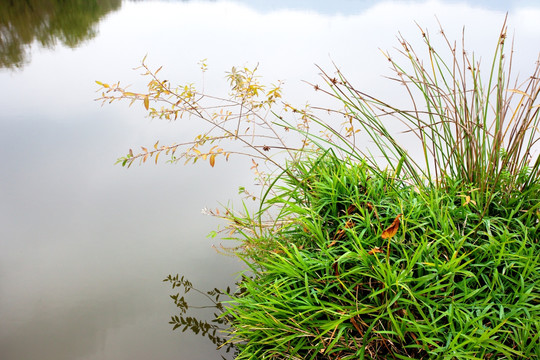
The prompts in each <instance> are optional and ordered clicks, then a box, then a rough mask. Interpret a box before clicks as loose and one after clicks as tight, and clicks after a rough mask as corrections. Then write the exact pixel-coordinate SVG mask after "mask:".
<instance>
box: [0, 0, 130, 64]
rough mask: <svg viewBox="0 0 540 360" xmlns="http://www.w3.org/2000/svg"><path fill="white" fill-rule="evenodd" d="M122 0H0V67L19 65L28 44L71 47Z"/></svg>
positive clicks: (86, 37) (89, 35)
mask: <svg viewBox="0 0 540 360" xmlns="http://www.w3.org/2000/svg"><path fill="white" fill-rule="evenodd" d="M121 4H122V0H0V67H4V68H21V67H23V66H24V65H25V64H26V63H27V62H28V61H29V59H28V58H29V55H28V52H27V48H29V47H30V46H31V45H32V44H34V43H38V44H39V45H41V46H43V47H47V48H52V47H54V46H55V45H56V44H57V43H58V42H60V43H62V44H64V45H66V46H68V47H71V48H74V47H76V46H78V45H80V44H81V43H82V42H84V41H86V40H89V39H92V38H93V37H94V36H95V35H96V33H97V31H96V25H97V22H98V21H99V20H100V19H101V18H102V17H104V16H105V15H106V14H107V13H109V12H111V11H113V10H118V9H119V8H120V6H121Z"/></svg>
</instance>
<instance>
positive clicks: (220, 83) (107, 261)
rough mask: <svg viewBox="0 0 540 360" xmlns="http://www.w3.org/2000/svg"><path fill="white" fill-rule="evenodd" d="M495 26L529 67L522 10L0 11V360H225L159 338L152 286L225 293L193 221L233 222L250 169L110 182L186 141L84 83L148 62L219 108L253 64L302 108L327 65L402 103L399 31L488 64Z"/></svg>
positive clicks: (370, 6)
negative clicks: (217, 99) (136, 155)
mask: <svg viewBox="0 0 540 360" xmlns="http://www.w3.org/2000/svg"><path fill="white" fill-rule="evenodd" d="M507 12H508V25H509V29H510V31H509V34H515V44H514V48H515V58H514V66H513V67H514V73H518V72H519V73H521V74H524V75H525V74H528V73H530V70H531V69H532V68H533V66H534V63H535V61H537V59H538V55H539V50H540V48H539V46H538V44H540V24H539V23H538V19H539V18H540V5H538V3H537V2H535V1H515V2H512V3H511V4H509V2H506V1H487V0H486V1H480V2H476V1H475V2H473V1H469V2H462V1H459V2H458V1H455V2H454V1H449V2H441V1H422V2H420V1H412V2H385V1H381V2H371V1H363V0H362V1H352V0H339V1H332V2H328V1H295V2H290V1H287V2H286V1H273V2H266V1H262V0H261V1H247V0H245V1H120V0H93V1H86V2H85V1H75V0H73V1H56V0H29V1H26V2H15V1H6V0H2V1H1V5H0V20H1V22H0V66H1V68H0V84H1V85H0V109H1V112H0V151H1V154H2V155H3V156H2V168H1V172H0V215H1V216H0V323H1V324H2V325H1V326H0V358H1V359H3V360H20V359H54V360H62V359H69V360H76V359H87V360H91V359H115V360H122V359H130V360H137V359H141V360H142V359H150V358H151V359H164V360H167V359H177V358H182V359H189V360H199V359H201V360H202V359H205V360H206V359H219V358H221V354H220V353H218V352H216V350H215V346H214V345H213V344H212V343H211V342H210V341H208V340H207V339H205V338H203V337H201V336H200V335H195V334H192V333H189V332H185V333H180V330H176V331H174V332H173V331H171V329H172V326H171V325H170V324H168V321H169V319H170V316H171V315H174V314H176V313H177V309H176V307H175V306H174V304H173V302H172V301H171V299H170V298H169V294H171V291H170V289H169V287H168V286H167V285H166V284H165V283H163V282H162V281H161V280H163V279H164V278H165V277H166V276H167V275H168V274H176V273H179V274H181V275H185V276H186V277H187V278H188V279H189V280H190V281H191V282H192V283H193V284H194V285H195V286H196V287H198V288H201V289H212V288H214V287H219V288H225V287H227V286H228V285H233V284H234V279H235V273H236V272H237V271H239V270H240V269H241V264H240V263H239V262H238V261H237V260H235V259H234V258H232V257H227V256H223V255H221V254H219V253H218V252H216V251H215V250H214V249H213V248H212V245H216V246H219V245H220V243H221V242H222V241H221V240H220V239H219V238H217V239H209V238H207V235H208V234H209V233H210V232H211V231H212V230H214V229H216V228H217V227H218V226H219V221H217V220H216V219H214V218H211V217H208V216H205V215H203V214H201V209H202V208H205V207H216V206H219V204H227V203H232V204H238V205H239V204H240V201H241V199H242V198H241V196H240V195H239V194H238V187H239V186H251V185H252V183H253V174H252V173H251V171H250V160H249V159H247V158H246V159H243V158H240V157H238V158H232V159H231V161H230V162H228V163H218V164H216V166H215V167H214V168H212V167H210V166H209V165H208V164H207V163H201V164H199V163H198V164H196V165H195V166H192V165H188V166H182V165H181V164H178V165H167V164H159V165H157V166H156V165H153V164H145V165H143V166H132V167H131V168H130V169H129V170H126V169H124V168H122V167H120V166H118V165H116V166H115V165H114V163H115V161H116V159H117V158H118V157H120V156H123V155H125V154H126V152H127V151H128V149H130V148H136V147H137V148H138V147H139V146H152V145H153V144H154V143H155V142H156V140H160V141H161V143H172V142H179V141H186V140H189V139H191V138H192V135H193V134H194V133H195V132H196V130H197V128H196V126H195V125H193V124H192V123H190V122H188V121H187V120H182V121H180V120H178V121H176V122H167V121H159V120H151V119H149V118H147V117H145V111H144V108H143V107H142V106H140V105H138V106H137V105H134V106H132V107H129V106H128V104H127V103H124V104H122V103H114V104H111V105H108V104H107V105H104V106H101V103H100V102H98V101H95V99H96V98H98V97H99V96H100V94H99V93H98V92H96V90H97V89H98V86H97V85H96V83H95V81H96V80H99V81H103V82H112V83H113V82H116V81H121V82H122V83H124V84H132V87H133V88H137V87H138V88H142V87H144V85H145V82H146V80H145V79H144V78H142V77H141V76H139V74H140V70H135V71H134V70H133V68H135V67H137V66H139V65H140V62H141V60H142V59H143V58H144V57H145V56H147V63H148V64H149V65H150V66H151V67H154V68H157V67H159V66H163V70H162V73H161V74H162V76H163V77H164V78H166V79H169V80H170V81H171V82H172V83H178V84H180V83H182V84H183V83H188V82H197V83H201V82H202V81H203V75H202V74H201V71H200V69H199V65H198V63H199V62H200V61H201V60H203V59H206V62H207V64H208V66H209V70H208V71H207V72H206V73H205V74H204V84H205V87H206V89H207V91H209V92H212V93H214V94H220V95H226V94H227V85H226V82H225V80H224V76H225V72H226V71H229V70H230V69H231V67H232V66H244V65H246V66H251V67H253V66H256V65H257V64H258V66H259V73H260V74H261V75H262V76H264V81H265V82H266V81H267V82H268V83H271V82H276V81H278V80H283V81H285V94H286V97H287V100H288V101H290V102H293V103H297V104H305V103H306V102H309V101H310V100H313V91H312V89H311V88H310V87H309V86H308V85H306V84H305V83H304V82H302V80H306V81H310V82H314V83H316V82H317V79H318V70H317V68H316V67H315V64H317V65H320V66H321V67H322V68H324V69H329V71H334V70H333V65H332V63H335V64H336V65H337V66H339V68H340V69H341V70H342V71H343V72H344V73H345V74H347V76H348V78H349V80H351V81H352V82H353V83H355V84H356V85H357V86H358V87H360V88H362V89H365V90H367V91H369V92H373V93H377V94H384V96H386V97H387V98H388V99H390V100H391V101H397V102H399V101H400V98H399V92H397V91H396V89H395V88H396V87H395V86H394V87H392V86H391V85H392V84H391V83H390V82H389V81H388V80H386V79H385V78H384V75H389V74H390V73H389V70H388V63H387V62H386V60H385V59H384V56H383V55H382V54H381V50H383V51H387V50H390V51H391V50H392V49H393V48H394V46H396V45H398V43H397V40H396V36H397V34H398V33H399V32H401V34H403V35H404V36H405V37H406V38H410V39H411V40H413V39H415V41H418V39H419V30H418V28H417V25H416V23H418V24H419V25H421V26H422V27H423V28H428V29H429V30H430V32H431V33H432V34H433V36H434V37H435V36H436V34H437V31H438V23H437V21H440V23H441V24H442V25H443V26H444V28H445V29H446V33H447V35H448V37H449V38H451V39H457V40H460V39H461V32H462V30H463V28H465V32H466V39H467V48H468V49H474V50H475V52H476V53H477V54H479V55H481V56H483V57H485V58H486V59H489V58H490V56H491V54H492V50H493V47H494V45H495V43H496V40H497V35H498V33H499V31H500V28H501V25H502V23H503V22H504V18H505V14H506V13H507ZM437 19H438V20H437ZM415 22H416V23H415ZM397 90H399V89H397ZM193 301H195V302H198V301H202V299H199V298H197V296H193ZM201 305H204V303H201ZM194 315H196V313H194ZM200 316H202V318H208V317H211V313H208V312H203V313H201V315H200Z"/></svg>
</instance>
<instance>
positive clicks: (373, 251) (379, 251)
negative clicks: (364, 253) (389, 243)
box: [368, 246, 384, 255]
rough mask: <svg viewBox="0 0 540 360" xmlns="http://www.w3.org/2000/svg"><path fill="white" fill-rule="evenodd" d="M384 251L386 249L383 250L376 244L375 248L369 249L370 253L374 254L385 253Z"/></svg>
mask: <svg viewBox="0 0 540 360" xmlns="http://www.w3.org/2000/svg"><path fill="white" fill-rule="evenodd" d="M383 252H384V251H382V250H381V249H380V248H379V247H378V246H375V247H374V248H373V249H371V250H369V251H368V255H374V254H377V253H383Z"/></svg>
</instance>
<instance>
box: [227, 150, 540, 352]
mask: <svg viewBox="0 0 540 360" xmlns="http://www.w3.org/2000/svg"><path fill="white" fill-rule="evenodd" d="M289 170H290V171H289V172H286V173H285V175H284V176H285V177H286V178H284V179H282V180H283V185H282V186H281V188H280V192H279V193H278V195H276V196H275V197H274V198H272V199H269V200H268V201H269V202H272V203H279V204H281V205H283V209H284V210H283V211H284V212H285V213H284V214H282V215H283V216H285V217H288V218H292V219H294V221H292V222H288V223H287V224H286V225H283V226H282V227H281V228H280V229H279V230H278V231H277V232H274V233H273V236H272V238H273V241H274V246H273V247H271V248H270V247H267V248H266V249H259V250H258V251H254V250H252V253H251V256H248V257H247V258H246V263H247V264H248V265H249V266H250V270H249V272H246V273H244V276H243V280H242V281H241V282H240V290H239V292H238V293H237V294H236V295H235V296H234V298H233V300H232V301H231V302H230V307H229V308H228V310H227V311H226V316H227V317H229V318H230V320H231V324H232V325H233V329H234V330H233V336H234V337H233V341H234V342H237V346H238V347H239V351H240V352H239V355H238V357H237V359H364V358H365V359H517V358H523V359H533V358H538V357H539V356H540V347H539V344H540V342H539V337H540V259H539V258H540V252H539V244H538V240H539V236H538V234H539V222H538V215H535V216H533V215H531V213H530V212H525V211H524V210H525V209H527V208H528V207H531V206H534V205H536V204H537V203H538V202H539V201H540V196H539V194H540V191H539V187H538V186H537V187H536V188H535V189H536V191H535V192H534V193H533V192H531V193H528V197H527V198H522V199H516V201H515V203H514V205H512V207H506V208H505V209H501V211H500V214H499V215H489V216H480V214H479V211H478V209H477V208H476V206H475V204H474V203H473V202H472V201H471V200H470V199H469V198H467V196H466V194H462V193H459V192H456V191H455V189H461V188H462V186H461V184H451V183H447V184H446V188H445V189H444V191H441V190H440V189H438V188H433V189H432V191H426V190H424V191H422V192H418V191H417V190H415V188H414V187H412V186H409V185H406V184H404V183H402V182H400V181H398V180H395V179H393V178H392V176H391V174H385V173H376V172H374V171H373V170H372V168H370V167H369V166H368V165H367V164H366V163H358V162H348V161H344V160H342V159H339V158H337V157H336V156H335V155H333V153H332V152H328V153H326V154H325V155H323V156H320V157H318V158H315V159H308V160H306V161H303V162H300V163H295V164H294V165H291V167H290V169H289ZM457 191H461V190H457ZM492 213H497V212H496V211H495V212H492ZM399 214H402V216H401V217H400V223H399V227H398V230H397V233H396V234H395V236H393V237H388V238H384V236H382V235H383V233H384V231H385V230H386V229H388V227H389V226H390V225H391V224H392V223H393V222H394V220H395V219H396V217H398V215H399ZM251 240H253V239H251ZM255 252H256V255H255ZM254 258H256V259H257V261H255V262H253V261H252V259H254Z"/></svg>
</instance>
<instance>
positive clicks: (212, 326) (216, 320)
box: [163, 274, 238, 359]
mask: <svg viewBox="0 0 540 360" xmlns="http://www.w3.org/2000/svg"><path fill="white" fill-rule="evenodd" d="M163 281H164V282H169V283H170V285H171V287H172V289H173V290H174V289H179V290H181V291H182V292H183V295H181V294H180V292H178V293H176V294H173V295H170V297H171V299H173V301H174V304H175V305H176V307H177V308H178V309H179V310H180V313H179V314H178V315H173V316H171V320H170V321H169V324H171V325H173V330H176V329H180V328H181V329H182V332H185V331H186V330H189V331H191V332H192V333H194V334H195V335H200V336H203V337H206V338H207V339H208V340H210V341H211V342H212V343H213V344H214V345H216V349H217V350H219V352H220V353H223V352H225V353H226V354H229V355H228V356H229V357H231V356H232V358H234V357H235V356H236V354H237V352H238V350H237V348H236V346H235V345H234V344H233V343H230V342H227V341H228V340H229V337H227V336H226V335H225V334H226V333H227V329H228V326H227V325H228V324H229V321H230V319H227V317H226V316H224V315H223V313H224V310H225V306H224V303H223V301H224V300H230V298H229V296H228V294H230V292H231V289H230V287H227V289H226V290H225V291H223V290H220V289H218V288H214V289H213V290H210V291H203V290H200V289H198V288H196V287H194V286H193V284H192V283H191V282H190V281H189V280H187V279H186V278H185V277H184V276H181V277H179V275H178V274H176V275H174V276H172V275H168V276H167V277H166V278H165V279H164V280H163ZM189 292H195V293H198V294H199V295H202V296H203V297H204V298H205V299H206V300H207V301H208V302H209V304H208V305H196V306H194V305H190V304H189V303H188V301H187V300H186V295H187V294H188V293H189ZM200 303H201V302H200V301H198V302H197V304H200ZM190 308H191V309H192V310H193V309H199V310H200V309H207V310H208V309H210V310H211V309H214V313H213V319H212V320H210V321H208V320H206V319H202V316H201V317H200V318H199V317H197V316H189V315H188V311H189V310H190ZM221 357H222V358H223V359H226V357H225V356H224V355H223V354H221Z"/></svg>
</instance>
